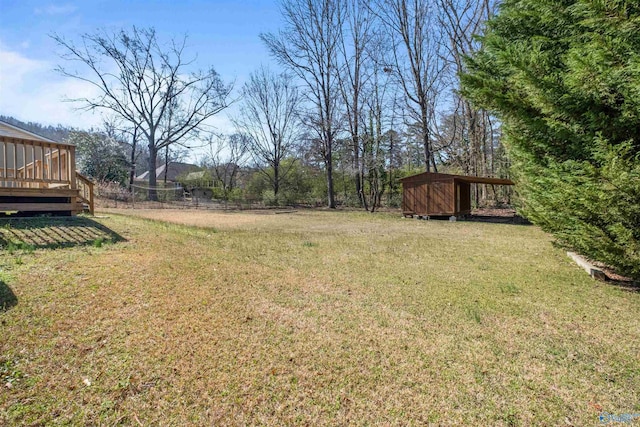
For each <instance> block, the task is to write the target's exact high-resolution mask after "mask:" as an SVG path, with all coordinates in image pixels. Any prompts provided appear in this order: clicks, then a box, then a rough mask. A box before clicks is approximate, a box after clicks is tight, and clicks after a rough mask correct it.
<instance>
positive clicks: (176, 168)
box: [136, 162, 201, 181]
mask: <svg viewBox="0 0 640 427" xmlns="http://www.w3.org/2000/svg"><path fill="white" fill-rule="evenodd" d="M200 169H201V168H200V167H199V166H197V165H194V164H191V163H182V162H169V167H168V168H167V171H166V175H167V181H175V180H176V178H177V177H178V176H180V175H185V174H187V173H189V172H193V171H198V170H200ZM164 176H165V164H164V163H162V164H161V165H160V166H158V167H157V168H156V179H157V180H158V181H164ZM136 179H137V180H139V181H149V171H146V172H144V173H142V174H140V175H138V176H137V177H136Z"/></svg>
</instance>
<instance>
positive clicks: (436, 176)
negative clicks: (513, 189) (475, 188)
mask: <svg viewBox="0 0 640 427" xmlns="http://www.w3.org/2000/svg"><path fill="white" fill-rule="evenodd" d="M451 179H453V180H456V181H462V182H468V183H470V184H492V185H515V183H514V182H513V181H511V180H510V179H504V178H489V177H482V176H468V175H452V174H448V173H436V172H422V173H419V174H417V175H411V176H407V177H405V178H402V179H400V181H401V182H402V181H442V180H451Z"/></svg>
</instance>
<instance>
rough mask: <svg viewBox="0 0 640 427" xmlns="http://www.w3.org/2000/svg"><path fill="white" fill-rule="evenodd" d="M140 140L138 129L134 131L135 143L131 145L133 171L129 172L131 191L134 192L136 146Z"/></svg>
mask: <svg viewBox="0 0 640 427" xmlns="http://www.w3.org/2000/svg"><path fill="white" fill-rule="evenodd" d="M137 140H138V128H137V127H136V128H134V129H133V142H132V143H131V170H130V171H129V191H133V180H134V179H135V177H136V146H137V142H138V141H137Z"/></svg>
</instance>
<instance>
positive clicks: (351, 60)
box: [338, 0, 376, 210]
mask: <svg viewBox="0 0 640 427" xmlns="http://www.w3.org/2000/svg"><path fill="white" fill-rule="evenodd" d="M367 3H368V2H367V1H366V0H349V1H347V2H346V7H345V17H344V19H343V28H342V37H341V42H340V44H339V52H340V60H341V62H342V64H341V67H340V68H339V73H338V79H339V87H340V94H341V95H342V101H343V102H344V107H345V117H346V119H347V125H348V130H349V135H350V139H351V141H350V146H351V150H352V153H353V170H354V178H355V186H356V193H357V195H358V200H359V201H360V205H361V206H362V207H364V208H365V209H367V210H368V205H367V200H366V197H365V195H364V182H363V180H364V173H365V172H364V167H365V165H364V161H363V159H362V144H363V138H362V135H361V132H362V123H361V122H362V121H363V104H364V99H363V97H364V96H365V85H366V84H367V81H368V79H369V74H370V73H371V68H372V66H374V67H375V66H376V64H374V63H372V61H371V56H370V55H368V54H367V53H368V52H367V45H369V44H371V42H372V41H373V36H374V27H373V19H372V18H373V16H372V15H371V11H370V9H369V8H368V7H367Z"/></svg>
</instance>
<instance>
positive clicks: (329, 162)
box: [324, 142, 336, 209]
mask: <svg viewBox="0 0 640 427" xmlns="http://www.w3.org/2000/svg"><path fill="white" fill-rule="evenodd" d="M332 144H333V142H331V143H330V144H328V145H329V146H328V147H327V152H326V154H325V159H324V163H325V167H326V168H327V201H328V207H329V208H330V209H335V208H336V200H335V197H334V194H333V156H332V152H331V151H332V150H331V148H332V147H331V146H332Z"/></svg>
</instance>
